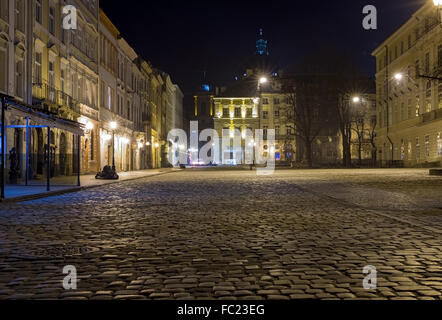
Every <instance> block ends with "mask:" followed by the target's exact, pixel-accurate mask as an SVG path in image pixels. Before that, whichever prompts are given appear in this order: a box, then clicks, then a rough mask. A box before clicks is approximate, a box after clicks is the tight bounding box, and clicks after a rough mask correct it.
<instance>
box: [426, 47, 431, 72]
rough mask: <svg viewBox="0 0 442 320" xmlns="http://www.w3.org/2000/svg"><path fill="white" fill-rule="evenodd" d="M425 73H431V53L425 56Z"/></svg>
mask: <svg viewBox="0 0 442 320" xmlns="http://www.w3.org/2000/svg"><path fill="white" fill-rule="evenodd" d="M425 73H426V74H428V73H430V53H429V52H427V53H426V54H425Z"/></svg>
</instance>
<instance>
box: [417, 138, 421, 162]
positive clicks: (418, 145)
mask: <svg viewBox="0 0 442 320" xmlns="http://www.w3.org/2000/svg"><path fill="white" fill-rule="evenodd" d="M420 156H421V145H420V142H419V137H416V160H419V159H420Z"/></svg>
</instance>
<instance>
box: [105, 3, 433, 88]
mask: <svg viewBox="0 0 442 320" xmlns="http://www.w3.org/2000/svg"><path fill="white" fill-rule="evenodd" d="M425 1H431V0H335V1H330V0H316V1H312V0H310V1H308V0H303V1H298V0H292V1H287V2H286V1H278V0H271V1H248V0H236V1H212V0H206V1H199V0H198V1H195V0H191V1H190V0H187V1H185V0H181V1H161V0H148V1H140V0H125V1H121V0H120V1H116V0H102V1H100V2H101V7H102V9H103V10H104V11H105V12H106V14H107V15H108V16H109V17H110V18H111V20H112V21H113V23H114V24H115V25H116V26H117V28H118V29H119V30H120V32H121V34H122V36H123V37H124V38H125V39H126V40H127V41H128V42H129V44H131V45H132V47H133V48H134V49H135V50H136V51H137V52H138V53H139V54H141V55H142V56H143V57H144V59H146V60H148V61H150V62H151V63H152V64H153V66H154V67H156V68H159V69H162V70H164V71H166V72H167V73H169V74H170V75H171V77H172V80H173V82H174V83H177V84H178V85H179V86H180V87H181V89H182V90H183V91H184V93H185V94H186V95H191V94H192V93H194V92H195V90H196V89H197V88H198V86H199V85H200V84H201V83H203V82H205V83H209V84H215V85H224V84H228V83H229V82H231V81H232V80H233V78H234V76H235V74H236V73H237V70H238V68H239V67H240V66H241V63H243V62H244V60H245V59H246V58H247V57H248V56H250V55H252V54H253V53H254V49H255V41H256V39H257V36H258V29H259V28H260V27H262V28H263V29H264V38H265V39H266V40H268V41H269V51H270V55H271V56H272V58H273V59H275V60H276V61H277V62H278V63H279V65H280V66H281V67H288V66H290V65H293V64H295V63H296V61H298V60H299V59H301V58H302V57H304V56H305V55H307V54H309V53H311V52H313V51H314V50H315V48H320V47H322V46H323V45H324V44H327V43H333V44H334V45H335V46H338V47H341V46H342V47H343V49H345V50H347V51H351V52H352V53H353V54H354V57H355V59H356V60H357V61H358V62H359V63H360V64H361V66H362V67H363V70H365V72H366V73H367V74H368V75H371V76H373V75H374V73H375V61H374V59H373V58H372V57H371V52H372V51H373V50H374V49H375V48H376V47H377V46H378V45H379V44H381V43H382V41H383V40H385V39H386V38H387V37H388V36H389V35H390V34H391V33H392V32H393V31H394V30H396V29H397V28H398V27H399V26H400V25H401V24H403V23H404V22H405V21H406V20H407V19H408V18H409V17H410V15H411V14H412V13H413V12H414V11H416V10H417V9H418V8H419V7H420V6H421V5H422V4H423V3H425ZM368 4H371V5H375V6H376V7H377V9H378V30H375V31H373V30H372V31H366V30H364V29H363V28H362V19H363V14H362V8H363V7H364V6H365V5H368ZM204 72H205V74H206V79H205V80H204Z"/></svg>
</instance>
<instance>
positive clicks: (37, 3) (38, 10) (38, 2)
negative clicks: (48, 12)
mask: <svg viewBox="0 0 442 320" xmlns="http://www.w3.org/2000/svg"><path fill="white" fill-rule="evenodd" d="M35 20H36V21H37V22H38V23H40V24H41V0H35Z"/></svg>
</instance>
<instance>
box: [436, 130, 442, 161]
mask: <svg viewBox="0 0 442 320" xmlns="http://www.w3.org/2000/svg"><path fill="white" fill-rule="evenodd" d="M437 155H438V156H442V132H439V133H438V134H437Z"/></svg>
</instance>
